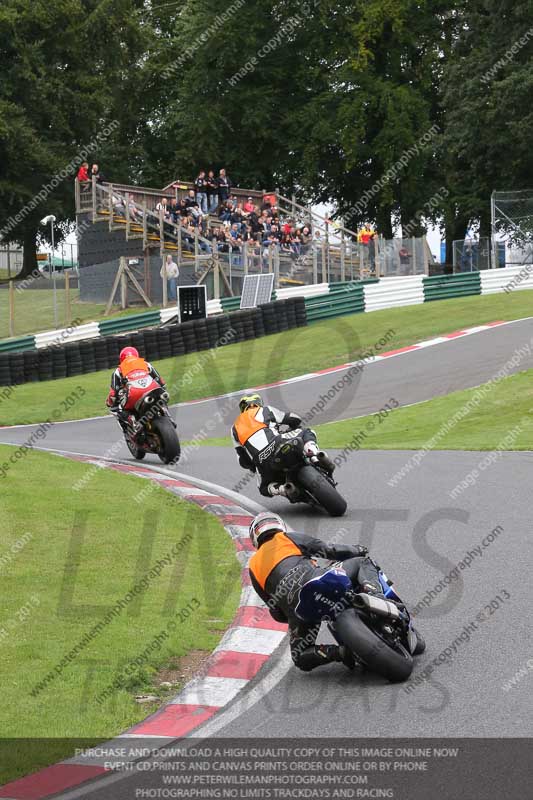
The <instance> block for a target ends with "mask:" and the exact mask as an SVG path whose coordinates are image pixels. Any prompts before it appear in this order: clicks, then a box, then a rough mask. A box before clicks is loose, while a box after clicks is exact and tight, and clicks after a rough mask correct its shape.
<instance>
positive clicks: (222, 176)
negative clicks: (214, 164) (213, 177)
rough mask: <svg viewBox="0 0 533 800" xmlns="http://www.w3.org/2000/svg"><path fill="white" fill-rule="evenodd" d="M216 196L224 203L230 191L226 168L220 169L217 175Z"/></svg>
mask: <svg viewBox="0 0 533 800" xmlns="http://www.w3.org/2000/svg"><path fill="white" fill-rule="evenodd" d="M217 185H218V196H219V199H220V202H221V203H225V202H226V200H228V198H229V196H230V193H231V181H230V179H229V178H228V176H227V175H226V170H225V169H221V170H220V173H219V176H218V181H217Z"/></svg>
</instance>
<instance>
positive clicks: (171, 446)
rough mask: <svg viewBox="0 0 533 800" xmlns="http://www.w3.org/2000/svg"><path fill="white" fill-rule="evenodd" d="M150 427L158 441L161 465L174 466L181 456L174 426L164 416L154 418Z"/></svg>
mask: <svg viewBox="0 0 533 800" xmlns="http://www.w3.org/2000/svg"><path fill="white" fill-rule="evenodd" d="M152 427H153V429H154V433H155V434H156V435H157V438H158V439H159V441H160V449H159V452H158V456H159V458H160V459H161V461H162V462H163V464H176V463H177V462H178V461H179V458H180V455H181V447H180V440H179V438H178V434H177V433H176V429H175V428H174V425H173V424H172V422H171V421H170V419H169V418H168V417H167V416H164V417H156V418H155V419H154V421H153V422H152Z"/></svg>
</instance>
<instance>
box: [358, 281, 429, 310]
mask: <svg viewBox="0 0 533 800" xmlns="http://www.w3.org/2000/svg"><path fill="white" fill-rule="evenodd" d="M424 277H425V276H424V275H406V276H405V277H395V278H381V279H380V281H379V283H369V284H368V285H366V286H364V287H363V291H364V294H365V311H379V310H380V309H382V308H395V307H397V306H414V305H417V304H418V303H423V302H424V283H423V279H424Z"/></svg>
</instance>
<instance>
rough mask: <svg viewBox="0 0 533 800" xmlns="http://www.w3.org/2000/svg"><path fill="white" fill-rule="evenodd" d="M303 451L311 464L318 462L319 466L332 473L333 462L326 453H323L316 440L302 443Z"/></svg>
mask: <svg viewBox="0 0 533 800" xmlns="http://www.w3.org/2000/svg"><path fill="white" fill-rule="evenodd" d="M304 453H305V455H306V456H307V457H308V458H309V459H310V460H311V461H312V463H313V464H320V466H321V467H323V468H324V469H325V470H326V472H329V474H330V475H332V474H333V471H334V469H335V464H334V463H333V461H332V460H331V459H330V458H329V456H328V454H327V453H324V451H323V450H320V448H319V447H318V445H317V443H316V442H313V441H310V442H306V443H305V445H304Z"/></svg>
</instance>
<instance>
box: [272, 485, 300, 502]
mask: <svg viewBox="0 0 533 800" xmlns="http://www.w3.org/2000/svg"><path fill="white" fill-rule="evenodd" d="M268 493H269V495H270V497H286V498H287V500H291V498H293V497H294V495H295V494H296V493H297V489H296V486H295V485H294V483H269V484H268Z"/></svg>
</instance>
